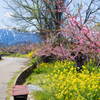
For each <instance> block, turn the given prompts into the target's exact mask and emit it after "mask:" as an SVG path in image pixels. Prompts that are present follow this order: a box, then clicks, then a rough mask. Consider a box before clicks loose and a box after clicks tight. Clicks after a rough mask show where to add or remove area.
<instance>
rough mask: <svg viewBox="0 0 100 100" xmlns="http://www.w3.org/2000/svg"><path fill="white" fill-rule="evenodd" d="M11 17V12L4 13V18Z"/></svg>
mask: <svg viewBox="0 0 100 100" xmlns="http://www.w3.org/2000/svg"><path fill="white" fill-rule="evenodd" d="M11 15H13V13H12V12H6V13H5V16H6V17H12V16H11Z"/></svg>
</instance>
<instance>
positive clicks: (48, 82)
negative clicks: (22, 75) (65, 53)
mask: <svg viewBox="0 0 100 100" xmlns="http://www.w3.org/2000/svg"><path fill="white" fill-rule="evenodd" d="M75 65H76V64H75V62H73V61H56V62H54V63H42V64H40V65H39V67H38V71H40V73H38V75H39V74H40V75H41V73H45V74H44V75H45V76H43V80H42V81H43V82H42V84H43V85H44V87H45V88H44V91H43V92H41V93H39V92H37V95H38V94H39V96H40V95H41V96H40V97H41V98H40V99H37V100H100V69H96V67H93V66H92V64H91V63H90V64H86V65H84V66H83V71H81V73H77V71H76V68H75ZM48 69H50V70H48ZM46 70H48V71H47V72H46ZM36 71H37V70H36ZM40 75H39V76H40ZM31 77H32V76H31ZM40 77H41V76H40ZM33 81H34V79H33Z"/></svg>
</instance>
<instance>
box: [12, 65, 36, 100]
mask: <svg viewBox="0 0 100 100" xmlns="http://www.w3.org/2000/svg"><path fill="white" fill-rule="evenodd" d="M36 66H37V63H34V65H31V66H29V67H28V68H26V69H24V70H23V71H22V72H21V73H19V74H18V76H17V78H16V79H15V81H14V85H23V84H24V83H25V81H26V78H27V77H28V76H29V75H30V74H31V73H32V71H33V69H34V68H36ZM10 100H14V98H13V96H10ZM28 100H34V99H33V98H31V96H30V95H28Z"/></svg>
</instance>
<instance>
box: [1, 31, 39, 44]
mask: <svg viewBox="0 0 100 100" xmlns="http://www.w3.org/2000/svg"><path fill="white" fill-rule="evenodd" d="M29 41H31V42H35V43H38V37H37V35H35V34H34V35H33V34H32V33H20V32H18V31H14V30H10V29H0V45H13V44H17V43H20V42H21V43H27V42H29Z"/></svg>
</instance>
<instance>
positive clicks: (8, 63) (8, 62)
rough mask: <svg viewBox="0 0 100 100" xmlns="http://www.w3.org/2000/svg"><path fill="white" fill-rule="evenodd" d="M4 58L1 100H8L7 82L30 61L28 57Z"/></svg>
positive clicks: (1, 67) (1, 62) (1, 74)
mask: <svg viewBox="0 0 100 100" xmlns="http://www.w3.org/2000/svg"><path fill="white" fill-rule="evenodd" d="M3 59H4V60H2V61H0V100H6V97H7V90H8V89H7V87H8V85H7V83H8V82H9V81H10V80H11V78H12V77H13V76H14V74H15V73H16V72H17V71H19V70H20V69H21V68H22V67H25V62H27V61H28V59H27V58H13V57H3Z"/></svg>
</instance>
